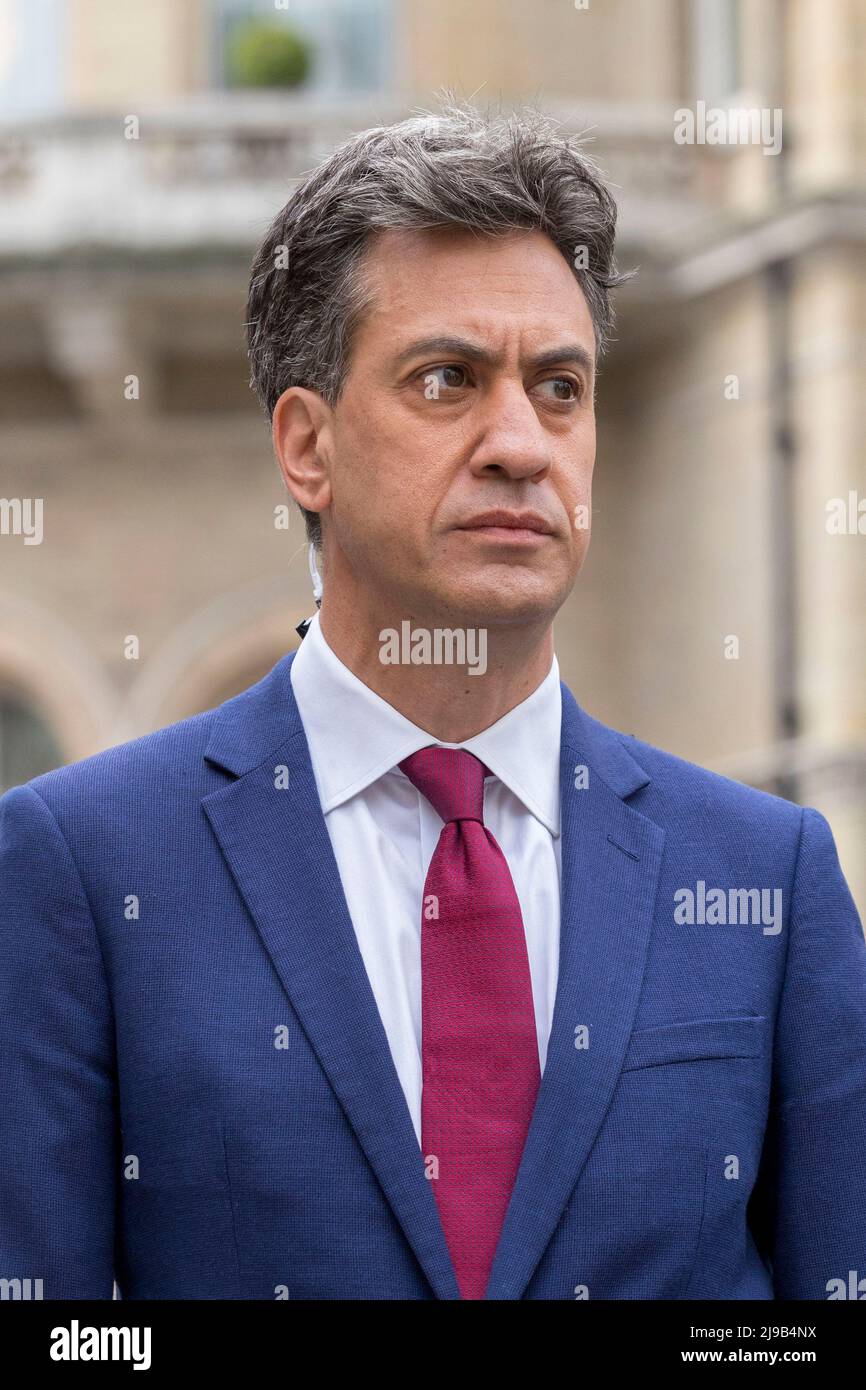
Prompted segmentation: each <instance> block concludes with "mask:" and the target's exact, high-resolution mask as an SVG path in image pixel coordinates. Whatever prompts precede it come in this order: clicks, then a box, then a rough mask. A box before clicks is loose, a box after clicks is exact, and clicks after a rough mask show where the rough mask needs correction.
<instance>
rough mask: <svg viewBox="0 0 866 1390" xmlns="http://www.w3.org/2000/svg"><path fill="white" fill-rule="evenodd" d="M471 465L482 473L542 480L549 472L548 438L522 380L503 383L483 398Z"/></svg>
mask: <svg viewBox="0 0 866 1390" xmlns="http://www.w3.org/2000/svg"><path fill="white" fill-rule="evenodd" d="M471 466H472V471H473V472H474V473H476V474H478V475H479V476H482V477H483V476H485V475H490V474H494V473H501V474H504V475H506V476H507V477H509V478H515V479H524V478H529V479H531V480H532V481H533V482H542V481H543V480H544V479H545V478H546V477H547V475H548V474H549V473H550V470H551V468H552V467H553V453H552V449H551V440H550V438H549V436H548V434H547V432H546V430H545V429H544V426H543V425H542V423H541V421H540V420H539V418H538V415H537V413H536V410H535V407H534V405H533V404H532V401H531V400H530V399H529V397H528V396H527V394H526V390H525V388H524V386H523V383H522V382H514V383H511V382H509V383H508V384H503V385H502V386H501V387H500V389H499V390H497V391H496V392H494V393H492V394H491V396H490V398H489V399H488V401H487V402H486V405H485V415H484V417H483V421H482V434H481V438H480V439H479V442H478V446H477V448H476V449H475V451H474V453H473V455H472V460H471Z"/></svg>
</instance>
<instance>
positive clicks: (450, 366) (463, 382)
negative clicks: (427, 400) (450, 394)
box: [421, 362, 469, 399]
mask: <svg viewBox="0 0 866 1390" xmlns="http://www.w3.org/2000/svg"><path fill="white" fill-rule="evenodd" d="M421 381H422V383H423V385H424V387H425V391H426V394H427V395H429V396H432V397H433V398H434V399H435V398H436V397H437V396H438V395H439V394H440V392H441V391H442V390H451V391H459V390H460V389H461V387H463V386H468V385H469V372H468V370H467V368H466V367H463V366H461V364H460V363H459V362H444V363H443V364H442V365H441V366H439V367H425V368H424V370H423V372H422V373H421Z"/></svg>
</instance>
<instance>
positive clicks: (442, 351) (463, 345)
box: [394, 335, 595, 377]
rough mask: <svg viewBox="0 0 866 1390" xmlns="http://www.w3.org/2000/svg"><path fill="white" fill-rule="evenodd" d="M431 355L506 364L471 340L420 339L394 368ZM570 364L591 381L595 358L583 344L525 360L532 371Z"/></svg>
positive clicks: (400, 356) (399, 356)
mask: <svg viewBox="0 0 866 1390" xmlns="http://www.w3.org/2000/svg"><path fill="white" fill-rule="evenodd" d="M428 352H434V353H436V354H437V355H442V356H448V355H451V356H454V357H465V358H467V359H468V360H469V361H470V362H479V363H481V364H482V365H484V366H488V367H498V366H501V365H502V361H503V354H502V353H501V352H490V351H489V349H488V348H485V347H482V345H481V344H480V343H473V342H472V340H471V339H470V338H453V337H449V336H448V335H445V336H442V335H435V336H433V337H430V338H416V339H415V341H414V342H412V343H409V344H408V345H407V346H406V347H405V348H403V350H402V352H399V353H398V354H397V356H396V357H395V358H394V365H395V367H402V366H404V365H405V364H406V363H407V362H409V361H411V359H412V358H413V357H419V356H422V355H423V354H425V353H428ZM566 362H571V363H574V364H575V365H577V366H579V367H582V368H583V370H584V371H585V372H586V373H587V375H588V376H590V377H591V376H592V374H593V369H594V366H595V363H594V361H593V358H592V354H591V353H589V352H587V350H586V348H585V347H582V346H581V344H580V343H564V344H563V345H562V346H561V347H555V348H546V349H545V351H544V352H539V353H535V354H534V355H533V356H532V357H527V358H525V359H524V363H525V365H526V366H528V367H556V366H559V365H560V364H562V363H566Z"/></svg>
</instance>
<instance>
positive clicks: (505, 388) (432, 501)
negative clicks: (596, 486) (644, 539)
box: [323, 230, 595, 625]
mask: <svg viewBox="0 0 866 1390" xmlns="http://www.w3.org/2000/svg"><path fill="white" fill-rule="evenodd" d="M365 268H366V271H367V273H368V274H369V276H370V278H371V280H372V283H373V286H374V289H375V296H374V305H373V307H372V308H371V309H369V310H368V311H367V313H366V314H365V316H364V318H363V320H362V322H361V324H360V325H359V327H358V329H357V332H356V334H355V338H354V341H353V344H352V352H351V361H350V367H349V372H348V376H347V379H346V383H345V387H344V391H343V394H342V396H341V397H340V400H339V402H338V403H337V406H336V408H335V410H334V412H333V433H332V438H331V448H330V449H329V454H330V458H329V473H330V505H329V507H328V509H327V511H326V513H325V515H324V518H323V521H324V527H325V532H326V546H327V548H326V552H325V563H326V567H327V565H328V563H329V560H330V557H331V555H333V554H334V548H335V547H336V548H337V550H338V551H339V552H341V553H340V556H339V560H338V564H339V567H340V569H341V571H343V572H348V573H350V574H351V575H352V576H353V579H354V581H355V582H356V583H358V584H359V585H363V586H364V587H365V588H368V587H369V588H372V589H373V590H374V592H375V593H376V594H377V595H378V596H379V597H380V598H381V599H382V600H384V601H385V604H386V606H387V608H388V610H389V611H390V612H392V613H393V612H395V611H396V613H397V615H398V616H405V617H406V618H410V619H411V618H417V617H419V616H424V617H428V618H429V617H441V618H447V619H449V620H450V621H451V622H456V621H460V622H464V623H468V624H473V625H484V624H485V623H491V624H496V623H499V624H505V625H507V624H510V623H514V624H519V623H525V622H527V621H533V620H537V619H547V620H550V619H552V617H553V615H554V614H555V613H556V611H557V610H558V609H559V608H560V606H561V605H562V603H563V602H564V600H565V598H566V597H567V595H568V593H569V592H570V590H571V588H572V586H573V584H574V581H575V578H576V577H577V574H578V571H579V570H580V567H581V564H582V562H583V558H584V555H585V554H586V550H587V547H588V544H589V530H588V516H589V506H590V491H591V481H592V469H593V462H594V458H595V410H594V400H593V387H594V380H593V359H594V355H595V336H594V332H593V326H592V320H591V317H590V313H589V309H588V307H587V304H586V300H585V299H584V296H583V293H582V291H581V289H580V287H579V285H578V283H577V281H576V280H575V278H574V275H573V273H572V271H571V270H570V268H569V266H568V265H567V264H566V262H565V260H564V259H563V257H562V255H561V254H560V253H559V251H557V249H556V247H555V246H554V245H553V243H552V242H551V241H550V240H549V239H548V238H547V237H546V236H544V235H543V234H542V233H540V232H519V233H514V234H510V235H509V236H508V237H507V238H505V239H499V238H492V237H479V236H475V235H473V234H471V233H467V232H463V231H461V230H447V231H436V232H403V231H393V232H386V233H383V234H381V235H380V236H379V237H378V238H377V239H376V240H375V241H374V242H373V244H372V246H371V248H370V249H369V251H368V253H367V256H366V259H365ZM490 512H501V513H505V514H507V515H506V517H504V518H496V517H495V516H494V517H493V518H491V519H489V520H490V521H491V524H488V525H482V526H479V525H477V522H478V521H479V519H481V520H484V514H485V513H490ZM520 514H525V515H524V516H523V517H522V518H521V516H520ZM528 514H531V515H528ZM515 518H516V519H518V520H521V519H522V520H523V521H524V522H525V523H526V524H525V525H524V526H523V527H521V528H520V529H508V528H507V527H503V526H501V525H497V524H495V523H496V522H497V520H508V519H512V520H513V519H515ZM536 526H537V527H540V528H541V529H532V528H533V527H536Z"/></svg>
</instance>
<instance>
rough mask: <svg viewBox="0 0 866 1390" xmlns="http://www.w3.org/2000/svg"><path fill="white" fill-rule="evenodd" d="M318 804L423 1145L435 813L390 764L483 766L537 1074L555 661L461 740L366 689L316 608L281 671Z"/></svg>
mask: <svg viewBox="0 0 866 1390" xmlns="http://www.w3.org/2000/svg"><path fill="white" fill-rule="evenodd" d="M291 680H292V689H293V691H294V695H295V699H296V700H297V703H298V709H299V712H300V715H301V720H302V723H303V726H304V732H305V734H306V737H307V743H308V745H309V749H310V759H311V762H312V765H313V772H314V774H315V778H316V787H317V789H318V793H319V800H320V802H321V805H322V811H323V813H324V816H325V823H326V825H327V827H328V833H329V835H330V838H331V844H332V846H333V849H334V857H335V859H336V861H337V867H338V869H339V872H340V879H341V881H342V885H343V892H344V894H345V898H346V902H347V904H348V908H349V915H350V917H351V919H352V925H353V927H354V929H355V934H356V936H357V939H358V946H359V948H360V951H361V956H362V958H363V961H364V965H365V968H366V971H367V975H368V978H369V980H370V985H371V987H372V990H373V995H374V998H375V1000H376V1004H377V1006H378V1009H379V1014H380V1016H381V1019H382V1023H383V1025H384V1028H385V1034H386V1036H387V1039H388V1044H389V1047H390V1049H391V1055H392V1057H393V1059H394V1066H395V1068H396V1071H397V1075H398V1077H399V1079H400V1084H401V1086H402V1087H403V1091H404V1094H405V1096H406V1103H407V1105H408V1107H409V1113H410V1115H411V1117H412V1123H413V1124H414V1126H415V1133H416V1135H417V1137H418V1143H419V1146H420V1144H421V1081H422V1071H421V906H422V898H423V892H424V881H425V879H426V877H427V870H428V868H429V865H430V860H431V858H432V856H433V851H434V849H435V848H436V845H437V843H438V840H439V834H440V831H441V830H442V821H441V820H440V818H439V816H438V815H437V814H436V812H435V811H434V810H433V807H432V806H431V805H430V803H429V801H428V800H427V798H426V797H424V796H422V795H421V793H420V792H419V791H418V790H417V788H416V787H415V786H414V785H413V783H412V782H410V781H409V779H408V777H406V775H405V774H404V773H403V772H401V771H400V769H399V768H398V767H397V764H398V763H399V762H400V761H401V760H402V759H403V758H408V756H409V754H410V753H415V752H417V751H418V749H419V748H425V747H427V745H428V744H431V743H436V744H439V746H440V747H443V748H467V749H469V751H470V752H472V753H474V754H475V755H476V757H478V758H480V759H481V761H482V762H484V763H486V764H487V767H488V768H489V769H490V771H491V772H492V773H493V774H494V776H493V778H492V779H488V780H487V781H486V782H485V785H484V824H485V825H486V826H487V828H488V830H490V831H492V833H493V836H494V838H495V839H496V842H497V844H498V845H499V847H500V849H501V850H502V853H503V854H504V855H505V858H506V860H507V862H508V867H509V869H510V870H511V877H512V879H513V881H514V887H515V890H516V892H517V897H518V901H519V903H520V910H521V913H522V915H523V925H524V929H525V931H526V946H527V954H528V957H529V969H530V974H531V977H532V998H533V1003H534V1006H535V1025H536V1030H537V1034H538V1056H539V1064H540V1067H541V1070H542V1072H543V1071H544V1064H545V1060H546V1057H547V1042H548V1038H549V1036H550V1024H551V1019H552V1016H553V1004H554V999H555V997H556V984H557V975H558V968H559V916H560V868H561V865H560V840H559V834H560V824H559V816H560V803H559V749H560V723H561V717H562V697H561V692H560V688H559V664H558V662H557V660H556V657H555V656H554V658H553V661H552V664H551V668H550V671H549V672H548V674H547V676H546V677H545V678H544V680H543V681H542V682H541V684H540V685H539V686H538V687H537V688H536V689H535V690H534V691H533V693H532V694H531V695H530V696H529V697H528V698H527V699H525V700H523V701H522V703H521V704H519V705H516V706H515V708H514V709H512V710H510V711H509V712H508V714H506V715H504V717H503V718H502V719H499V720H497V722H496V723H495V724H492V725H491V726H490V728H489V729H485V730H484V731H483V733H480V734H476V735H475V736H474V738H469V739H466V740H465V742H463V743H459V744H455V743H440V741H439V740H438V739H436V738H434V737H433V736H432V734H429V733H426V732H425V731H424V730H423V729H420V728H418V726H417V725H416V724H413V723H412V722H411V720H409V719H406V718H404V716H403V715H402V714H400V713H399V711H398V710H396V709H394V707H393V705H389V704H388V703H387V701H385V700H383V699H382V698H381V697H380V696H379V695H376V694H375V692H374V691H372V690H371V689H370V688H369V686H366V685H364V683H363V681H360V680H359V679H358V677H357V676H355V675H354V674H353V673H352V672H351V671H350V670H349V668H348V667H347V666H345V665H344V664H343V662H342V661H340V659H339V658H338V657H337V656H336V655H335V653H334V652H333V651H332V650H331V648H330V647H329V646H328V644H327V642H326V641H325V639H324V636H323V635H322V631H321V628H320V626H319V617H318V614H316V616H315V618H314V619H313V621H312V623H311V624H310V627H309V629H308V631H307V635H306V637H305V638H304V640H303V641H302V643H301V646H300V649H299V651H298V652H297V653H296V655H295V659H294V661H293V662H292V666H291Z"/></svg>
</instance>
